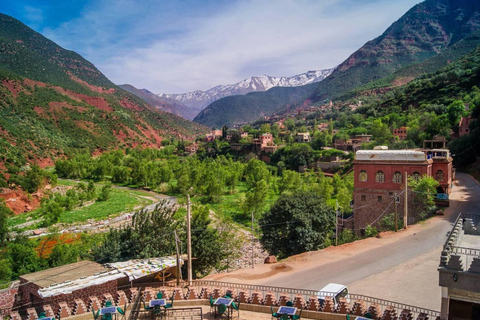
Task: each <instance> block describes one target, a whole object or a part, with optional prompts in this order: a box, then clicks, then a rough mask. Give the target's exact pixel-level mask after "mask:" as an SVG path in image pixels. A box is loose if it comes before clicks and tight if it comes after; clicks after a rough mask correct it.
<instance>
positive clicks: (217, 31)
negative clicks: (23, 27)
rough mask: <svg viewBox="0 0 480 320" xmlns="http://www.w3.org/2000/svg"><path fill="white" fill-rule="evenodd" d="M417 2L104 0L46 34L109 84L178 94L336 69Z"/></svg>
mask: <svg viewBox="0 0 480 320" xmlns="http://www.w3.org/2000/svg"><path fill="white" fill-rule="evenodd" d="M416 2H418V0H417V1H416V0H404V1H393V2H392V1H388V0H376V1H373V2H372V1H369V2H363V1H362V2H361V3H360V4H359V3H358V2H353V1H352V0H324V1H312V0H302V1H288V0H277V1H266V0H265V1H262V0H248V1H239V2H232V3H231V4H229V5H227V6H223V7H219V8H217V9H216V10H211V11H206V10H204V11H202V12H201V14H199V13H198V12H195V10H193V9H191V10H187V11H186V12H179V11H177V10H178V9H177V8H172V7H162V8H160V7H155V6H154V4H153V3H151V4H149V5H147V7H139V6H138V5H137V2H131V1H127V0H122V1H121V2H119V1H113V0H108V1H107V0H104V1H100V2H99V3H96V4H95V5H92V6H90V7H87V8H86V9H85V12H83V13H82V15H81V17H80V18H78V19H76V20H74V21H70V22H68V23H66V24H64V25H63V26H61V27H60V28H59V29H56V30H44V34H46V35H47V36H50V37H52V38H53V39H54V40H56V41H58V42H59V43H60V44H61V45H65V46H66V47H67V48H70V49H74V50H76V51H78V52H79V53H81V54H83V55H84V56H85V57H86V58H87V59H89V60H90V61H92V62H93V63H94V64H96V66H97V67H98V68H99V69H100V70H101V71H103V72H104V73H105V74H106V75H107V76H108V77H109V78H110V79H111V80H112V81H114V82H115V83H130V84H133V85H134V86H136V87H140V88H147V89H149V90H151V91H153V92H155V93H181V92H187V91H192V90H196V89H202V90H204V89H208V88H211V87H213V86H215V85H218V84H228V83H235V82H237V81H240V80H242V79H244V78H247V77H250V76H254V75H260V74H269V75H272V76H291V75H294V74H298V73H302V72H306V71H307V70H314V69H323V68H329V67H333V66H335V65H337V64H339V63H341V62H342V61H343V60H345V59H346V58H347V57H348V56H349V55H350V54H351V53H353V52H354V51H355V50H356V49H358V48H359V47H360V46H362V45H363V44H364V43H365V42H366V41H368V40H371V39H372V38H374V37H376V36H379V35H380V34H381V33H382V32H383V31H384V30H385V29H386V28H387V27H388V26H389V25H390V24H391V23H392V22H393V21H394V20H396V19H398V18H399V17H400V16H401V15H403V14H404V13H405V12H406V11H407V10H408V9H409V8H410V7H411V6H413V5H414V4H415V3H416ZM142 3H143V1H142ZM112 6H113V7H112ZM161 9H162V10H161ZM180 11H181V10H180ZM379 12H381V14H379Z"/></svg>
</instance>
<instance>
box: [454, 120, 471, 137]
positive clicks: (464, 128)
mask: <svg viewBox="0 0 480 320" xmlns="http://www.w3.org/2000/svg"><path fill="white" fill-rule="evenodd" d="M472 121H473V119H472V117H470V116H469V117H462V118H461V119H460V122H459V124H458V136H459V137H462V136H464V135H466V134H470V123H471V122H472Z"/></svg>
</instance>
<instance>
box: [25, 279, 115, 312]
mask: <svg viewBox="0 0 480 320" xmlns="http://www.w3.org/2000/svg"><path fill="white" fill-rule="evenodd" d="M120 280H121V279H120ZM22 281H25V280H22ZM20 288H21V290H20V291H21V297H22V300H21V301H22V302H21V303H22V304H28V303H29V302H31V301H30V300H31V299H30V297H32V298H33V301H32V302H33V303H43V304H51V306H52V308H53V311H54V312H55V313H56V312H58V310H59V307H58V303H59V302H61V301H66V302H67V303H68V306H69V307H70V308H73V307H74V304H75V299H82V300H83V301H84V303H85V305H87V303H88V297H89V296H97V297H101V296H102V295H103V294H105V293H110V294H111V295H112V296H113V297H116V292H117V280H111V281H108V282H106V283H103V284H99V285H94V286H90V287H87V288H84V289H80V290H76V291H73V292H72V293H71V294H60V295H56V296H52V297H48V298H41V297H40V296H39V295H38V286H37V285H35V284H34V283H29V284H26V285H24V286H21V287H20Z"/></svg>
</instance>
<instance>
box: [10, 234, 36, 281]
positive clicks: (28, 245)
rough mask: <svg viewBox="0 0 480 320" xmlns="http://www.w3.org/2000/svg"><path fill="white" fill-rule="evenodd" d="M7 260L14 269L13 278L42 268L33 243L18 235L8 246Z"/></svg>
mask: <svg viewBox="0 0 480 320" xmlns="http://www.w3.org/2000/svg"><path fill="white" fill-rule="evenodd" d="M7 261H8V263H9V265H10V266H11V269H12V275H13V277H12V278H17V277H18V276H20V275H22V274H26V273H31V272H35V271H38V270H40V261H39V258H38V257H37V254H36V252H35V249H34V246H33V243H32V242H30V241H29V240H28V239H27V238H25V237H21V236H17V237H16V238H15V240H14V241H13V242H11V243H9V245H8V247H7Z"/></svg>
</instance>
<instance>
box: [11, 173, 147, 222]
mask: <svg viewBox="0 0 480 320" xmlns="http://www.w3.org/2000/svg"><path fill="white" fill-rule="evenodd" d="M58 185H59V186H75V185H77V182H75V181H71V180H61V179H59V180H58ZM100 188H101V185H100V184H97V192H98V191H99V190H100ZM147 197H149V198H147ZM150 198H151V195H150V194H149V193H148V192H146V191H142V190H131V189H123V188H112V192H111V196H110V199H109V200H108V201H95V202H94V203H93V204H91V205H88V206H85V207H78V208H75V209H73V210H70V211H65V212H63V213H62V214H61V216H60V219H59V222H60V223H67V224H72V223H76V222H84V221H86V220H88V219H95V220H102V219H106V218H108V217H110V216H116V215H118V214H120V213H123V212H129V211H133V210H135V209H137V208H140V207H143V206H146V205H149V204H151V203H153V200H152V199H150ZM29 218H30V219H33V220H35V219H38V218H40V217H39V216H38V209H37V210H33V211H31V212H28V213H23V214H19V215H17V216H13V217H10V218H9V220H8V225H9V227H15V226H17V225H19V224H23V223H25V222H27V221H28V220H30V219H29ZM37 227H38V223H36V224H33V225H31V226H29V227H26V228H22V230H28V229H35V228H37Z"/></svg>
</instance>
